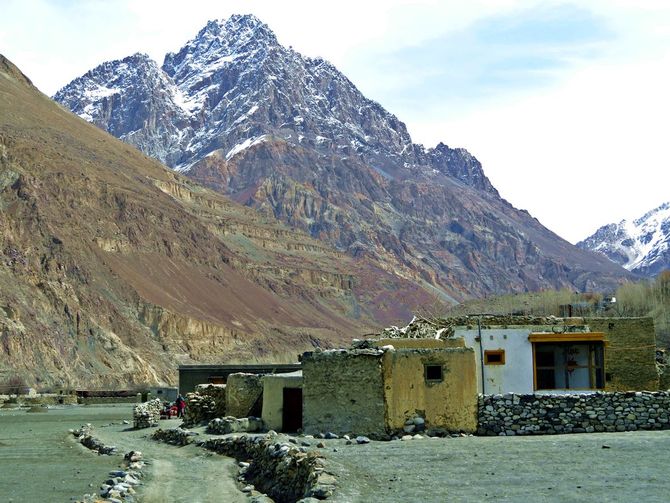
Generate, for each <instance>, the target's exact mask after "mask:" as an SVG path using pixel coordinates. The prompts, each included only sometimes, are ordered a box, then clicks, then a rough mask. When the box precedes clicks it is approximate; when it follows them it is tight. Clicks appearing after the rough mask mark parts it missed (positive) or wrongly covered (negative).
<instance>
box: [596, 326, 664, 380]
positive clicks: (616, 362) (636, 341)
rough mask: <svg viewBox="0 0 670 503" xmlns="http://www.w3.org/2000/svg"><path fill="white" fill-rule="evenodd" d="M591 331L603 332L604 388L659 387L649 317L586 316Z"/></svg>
mask: <svg viewBox="0 0 670 503" xmlns="http://www.w3.org/2000/svg"><path fill="white" fill-rule="evenodd" d="M584 321H585V322H586V323H587V324H588V326H589V328H590V329H591V330H592V331H594V332H604V333H605V339H606V341H607V344H606V346H605V389H606V390H607V391H628V390H648V391H655V390H658V389H659V379H658V371H657V369H656V334H655V332H654V320H653V319H652V318H586V319H585V320H584Z"/></svg>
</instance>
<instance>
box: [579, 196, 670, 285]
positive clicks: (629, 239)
mask: <svg viewBox="0 0 670 503" xmlns="http://www.w3.org/2000/svg"><path fill="white" fill-rule="evenodd" d="M577 246H579V247H580V248H583V249H587V250H592V251H596V252H599V253H602V254H604V255H606V256H607V257H608V258H610V260H612V261H614V262H616V263H618V264H621V265H622V266H623V267H625V268H626V269H628V270H629V271H632V272H637V273H639V274H642V275H645V276H655V275H656V274H658V273H659V272H660V271H662V270H664V269H668V268H670V202H667V203H664V204H662V205H661V206H659V207H658V208H654V209H653V210H651V211H649V212H647V213H645V214H644V215H643V216H641V217H640V218H636V219H633V220H622V221H621V222H619V223H618V224H608V225H604V226H602V227H601V228H600V229H598V230H597V231H596V232H595V233H594V234H593V235H592V236H590V237H588V238H586V239H585V240H584V241H581V242H580V243H577Z"/></svg>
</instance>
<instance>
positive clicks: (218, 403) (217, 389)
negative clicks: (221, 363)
mask: <svg viewBox="0 0 670 503" xmlns="http://www.w3.org/2000/svg"><path fill="white" fill-rule="evenodd" d="M195 390H196V391H197V392H198V393H200V394H201V395H206V396H209V397H211V398H212V399H214V417H224V416H225V415H226V385H225V384H198V385H197V386H196V387H195Z"/></svg>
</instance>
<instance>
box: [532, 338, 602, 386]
mask: <svg viewBox="0 0 670 503" xmlns="http://www.w3.org/2000/svg"><path fill="white" fill-rule="evenodd" d="M603 367H604V365H603V343H602V342H586V343H579V342H570V343H550V344H542V343H535V389H601V388H603V387H604V377H605V375H604V372H603V370H604V369H603Z"/></svg>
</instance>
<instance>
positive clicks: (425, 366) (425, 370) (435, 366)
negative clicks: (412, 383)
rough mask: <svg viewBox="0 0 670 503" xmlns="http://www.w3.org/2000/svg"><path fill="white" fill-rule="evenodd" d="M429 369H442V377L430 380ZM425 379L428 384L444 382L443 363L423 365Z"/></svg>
mask: <svg viewBox="0 0 670 503" xmlns="http://www.w3.org/2000/svg"><path fill="white" fill-rule="evenodd" d="M429 368H439V369H440V377H439V378H437V379H436V378H429V377H428V372H429V371H428V369H429ZM423 377H424V379H425V381H426V383H428V384H433V383H438V382H444V365H442V364H441V363H424V364H423Z"/></svg>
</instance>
